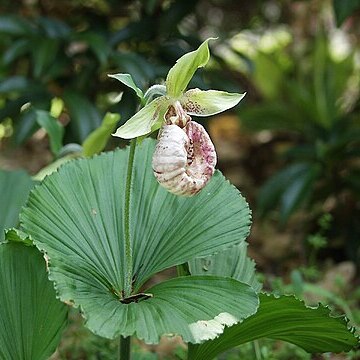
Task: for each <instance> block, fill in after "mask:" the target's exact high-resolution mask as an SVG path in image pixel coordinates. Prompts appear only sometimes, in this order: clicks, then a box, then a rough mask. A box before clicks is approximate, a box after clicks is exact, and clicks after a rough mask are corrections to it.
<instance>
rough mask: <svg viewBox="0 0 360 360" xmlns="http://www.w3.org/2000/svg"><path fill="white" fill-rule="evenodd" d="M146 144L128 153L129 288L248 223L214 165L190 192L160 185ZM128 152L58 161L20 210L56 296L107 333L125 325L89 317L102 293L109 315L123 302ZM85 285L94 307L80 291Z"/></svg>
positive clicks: (231, 237)
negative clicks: (55, 169)
mask: <svg viewBox="0 0 360 360" xmlns="http://www.w3.org/2000/svg"><path fill="white" fill-rule="evenodd" d="M154 146H155V142H154V141H153V140H151V139H147V140H144V141H143V142H142V143H141V145H138V148H137V149H136V153H135V162H134V173H133V183H132V196H131V204H130V234H131V243H132V251H133V275H134V278H133V294H136V293H137V292H138V291H139V289H140V287H141V285H142V284H144V282H145V281H146V280H147V279H149V277H151V276H152V275H153V274H155V273H157V272H159V271H161V270H163V269H166V268H169V267H171V266H174V265H178V264H182V263H185V262H187V261H189V260H191V259H193V258H195V257H204V256H207V255H210V254H213V253H215V252H218V251H220V250H223V249H225V248H227V247H230V246H233V245H235V244H238V243H241V242H242V241H243V240H244V239H245V237H246V236H247V235H248V232H249V225H250V212H249V208H248V206H247V204H246V202H245V200H244V198H243V197H242V196H241V195H240V193H239V191H238V190H237V189H236V188H235V187H233V186H232V185H230V183H229V182H228V181H226V180H225V179H224V177H223V176H222V175H221V174H220V173H219V172H217V173H216V174H215V175H214V176H213V179H212V180H211V181H210V183H209V184H208V185H207V186H206V188H205V189H203V190H202V191H201V192H200V193H199V194H198V195H196V196H194V197H193V198H182V197H178V196H175V195H173V194H170V193H169V192H167V191H166V190H164V189H163V188H162V187H160V186H159V185H158V183H157V182H156V180H155V178H154V176H153V173H152V168H151V158H152V154H153V151H154ZM128 156H129V150H128V149H126V150H117V151H115V152H110V153H105V154H101V155H99V156H95V157H94V158H92V159H82V160H75V161H72V162H70V163H68V164H66V165H64V166H63V167H62V168H61V169H60V170H59V171H58V173H55V174H53V175H51V176H49V177H47V178H46V179H45V180H44V181H43V183H42V184H41V185H40V186H38V187H36V188H35V190H34V191H32V193H31V194H30V197H29V201H28V204H27V207H26V208H25V209H24V210H23V212H22V223H23V227H24V229H25V232H26V233H28V234H30V235H31V236H32V238H33V239H34V242H35V244H36V245H37V246H38V247H39V248H40V249H42V250H43V251H45V252H46V253H47V255H48V257H49V259H50V260H49V261H50V278H51V279H52V280H53V281H55V283H56V287H57V290H58V293H59V295H60V298H61V299H62V300H66V301H73V302H74V303H75V305H76V306H81V308H82V309H83V311H84V313H85V316H86V317H87V319H88V324H90V325H89V327H90V328H91V329H92V330H93V331H94V332H96V333H99V334H101V335H102V336H105V337H110V338H112V337H114V336H117V335H118V334H120V332H121V331H127V330H124V328H123V326H122V324H121V323H120V322H117V323H116V324H115V325H116V326H115V325H114V327H112V328H110V327H106V328H104V329H105V330H102V326H98V325H97V322H96V321H92V320H91V318H92V317H93V316H95V317H96V316H97V312H98V311H101V308H102V307H104V303H106V302H107V301H109V300H107V299H110V298H111V299H112V301H113V302H112V303H113V304H114V308H113V310H112V312H110V313H108V317H109V319H111V317H112V315H113V314H114V313H115V312H116V311H118V310H117V308H116V306H115V304H117V306H118V307H121V308H123V304H121V303H120V302H119V300H118V299H119V298H121V297H122V290H123V289H124V279H125V264H126V263H125V244H124V224H123V222H124V202H125V179H126V175H127V162H128ZM214 209H217V211H214ZM218 209H221V211H218ZM93 292H94V293H96V294H97V297H96V299H97V306H95V307H94V306H91V304H90V303H89V302H88V301H87V300H86V296H84V294H86V295H88V296H89V297H92V296H90V294H92V293H93ZM109 296H110V297H109ZM224 296H225V295H224ZM114 300H116V301H114ZM224 300H226V299H225V298H224ZM147 301H148V300H147ZM94 302H95V300H94ZM139 304H140V303H139ZM95 309H97V311H95ZM220 312H221V311H220ZM139 316H140V315H139ZM145 340H146V341H149V342H152V341H153V340H154V339H153V338H148V339H145Z"/></svg>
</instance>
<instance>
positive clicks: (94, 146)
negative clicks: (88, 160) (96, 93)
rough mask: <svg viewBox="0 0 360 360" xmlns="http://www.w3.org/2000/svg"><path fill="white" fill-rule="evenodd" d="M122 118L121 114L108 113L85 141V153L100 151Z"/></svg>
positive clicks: (92, 153) (91, 153) (86, 154)
mask: <svg viewBox="0 0 360 360" xmlns="http://www.w3.org/2000/svg"><path fill="white" fill-rule="evenodd" d="M119 120H120V115H118V114H112V113H107V114H106V115H105V116H104V119H103V121H102V123H101V125H100V127H98V128H97V129H95V130H94V131H93V132H92V133H90V134H89V136H88V137H87V138H86V139H85V141H84V142H83V145H82V147H83V155H84V156H92V155H94V154H98V153H100V152H101V151H102V150H104V149H105V146H106V144H107V142H108V140H109V138H110V136H111V134H112V133H113V132H114V130H115V127H116V124H117V123H118V121H119Z"/></svg>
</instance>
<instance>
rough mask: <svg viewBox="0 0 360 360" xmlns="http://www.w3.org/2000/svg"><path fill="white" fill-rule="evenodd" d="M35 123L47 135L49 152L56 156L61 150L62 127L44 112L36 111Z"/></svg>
mask: <svg viewBox="0 0 360 360" xmlns="http://www.w3.org/2000/svg"><path fill="white" fill-rule="evenodd" d="M36 121H37V123H38V124H39V125H40V126H41V127H42V128H44V129H45V130H46V132H47V133H48V135H49V139H50V149H51V152H52V153H53V154H54V155H55V156H57V155H58V154H59V152H60V150H61V148H62V138H63V135H64V127H63V126H62V125H61V124H60V123H59V122H58V121H57V119H55V118H54V117H53V116H51V115H50V114H49V113H48V112H47V111H44V110H38V111H36Z"/></svg>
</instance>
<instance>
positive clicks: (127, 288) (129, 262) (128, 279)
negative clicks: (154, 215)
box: [124, 139, 136, 297]
mask: <svg viewBox="0 0 360 360" xmlns="http://www.w3.org/2000/svg"><path fill="white" fill-rule="evenodd" d="M135 148H136V139H132V140H131V142H130V153H129V162H128V168H127V176H126V188H125V211H124V213H125V214H124V215H125V216H124V221H125V224H124V233H125V261H126V274H125V284H124V295H125V297H127V296H130V295H131V292H132V277H133V274H132V273H133V257H132V247H131V238H130V200H131V199H130V198H131V184H132V174H133V165H134V156H135Z"/></svg>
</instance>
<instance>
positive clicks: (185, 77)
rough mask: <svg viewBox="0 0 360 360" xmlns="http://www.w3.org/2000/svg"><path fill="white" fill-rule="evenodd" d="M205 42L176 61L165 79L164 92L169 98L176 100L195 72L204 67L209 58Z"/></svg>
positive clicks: (206, 41)
mask: <svg viewBox="0 0 360 360" xmlns="http://www.w3.org/2000/svg"><path fill="white" fill-rule="evenodd" d="M209 40H213V39H212V38H209V39H207V40H205V41H204V42H203V43H202V44H201V45H200V46H199V48H198V49H197V50H195V51H191V52H189V53H187V54H185V55H183V56H182V57H181V58H180V59H178V60H177V61H176V64H175V65H174V66H173V67H172V68H171V69H170V71H169V73H168V75H167V77H166V90H167V93H168V95H169V96H171V97H173V98H178V97H179V96H180V95H181V94H182V93H183V92H184V91H185V89H186V87H187V85H188V84H189V82H190V80H191V78H192V77H193V76H194V73H195V71H196V70H197V69H198V68H199V67H202V66H205V65H206V64H207V62H208V61H209V58H210V53H209V47H208V42H209Z"/></svg>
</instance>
